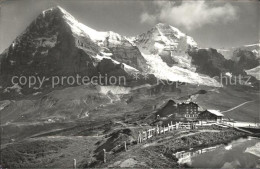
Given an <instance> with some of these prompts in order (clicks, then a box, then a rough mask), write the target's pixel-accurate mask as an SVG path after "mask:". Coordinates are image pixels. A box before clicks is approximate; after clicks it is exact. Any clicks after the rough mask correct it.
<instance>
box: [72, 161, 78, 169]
mask: <svg viewBox="0 0 260 169" xmlns="http://www.w3.org/2000/svg"><path fill="white" fill-rule="evenodd" d="M73 168H74V169H76V168H77V161H76V159H73Z"/></svg>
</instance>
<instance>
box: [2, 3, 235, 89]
mask: <svg viewBox="0 0 260 169" xmlns="http://www.w3.org/2000/svg"><path fill="white" fill-rule="evenodd" d="M198 50H199V49H198V44H197V43H196V42H195V41H194V40H193V38H192V37H190V36H187V35H185V33H183V32H181V31H180V30H179V29H177V28H175V27H173V26H170V25H167V24H163V23H159V24H157V25H155V27H153V28H152V29H151V30H149V31H148V32H145V33H143V34H141V35H138V36H135V37H125V36H122V35H120V34H118V33H115V32H112V31H107V32H100V31H97V30H94V29H92V28H90V27H88V26H86V25H84V24H82V23H80V22H79V21H78V20H77V19H76V18H74V17H73V16H72V15H71V14H69V13H68V12H67V11H65V10H64V9H63V8H61V7H54V8H50V9H47V10H45V11H43V12H42V13H41V14H40V15H39V16H38V17H37V18H36V19H35V20H34V21H33V22H32V23H31V24H30V25H29V26H28V28H27V29H26V30H25V31H24V32H23V33H22V34H21V35H20V36H18V37H17V38H16V39H15V40H14V41H13V43H12V44H11V45H10V46H9V48H8V49H6V50H5V51H4V52H3V53H2V54H1V55H0V59H1V61H0V80H1V83H2V84H3V86H4V87H3V90H4V88H7V87H12V86H10V79H9V78H10V77H11V76H13V75H16V76H19V75H20V76H21V75H41V76H53V75H55V76H57V75H60V76H61V75H63V76H64V75H75V74H80V75H87V76H90V77H91V76H95V75H98V74H108V75H109V76H112V75H124V76H126V77H127V79H128V80H129V81H130V82H131V81H134V79H133V77H132V75H133V74H135V73H141V74H143V73H145V74H150V75H151V77H152V78H155V77H156V78H158V79H163V80H169V81H180V82H186V83H192V84H201V85H208V86H217V87H220V86H221V85H220V84H219V83H218V82H217V81H216V80H215V79H214V78H212V75H213V74H212V70H211V69H212V67H214V71H215V70H216V67H217V69H218V71H216V72H217V73H219V72H222V71H224V72H227V71H228V72H232V71H230V70H229V69H226V68H223V67H221V65H222V63H224V62H226V60H225V59H224V58H222V56H220V54H219V53H214V51H213V52H212V51H208V50H206V55H205V56H207V58H210V57H211V56H212V58H214V59H213V61H214V63H213V64H209V63H208V62H207V63H205V64H203V65H201V64H198V63H197V62H196V61H197V60H196V59H197V58H198V57H197V54H200V53H199V52H197V51H198ZM204 54H205V51H204ZM219 60H220V61H219ZM209 61H211V62H212V59H210V60H209ZM203 63H204V62H203ZM207 64H208V65H213V66H208V67H207V66H205V65H207ZM202 67H203V68H202ZM206 67H207V68H206ZM8 82H9V83H8ZM144 83H145V82H144ZM147 83H148V82H147Z"/></svg>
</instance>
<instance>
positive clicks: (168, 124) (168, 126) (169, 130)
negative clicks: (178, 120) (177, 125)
mask: <svg viewBox="0 0 260 169" xmlns="http://www.w3.org/2000/svg"><path fill="white" fill-rule="evenodd" d="M168 131H170V124H169V123H168Z"/></svg>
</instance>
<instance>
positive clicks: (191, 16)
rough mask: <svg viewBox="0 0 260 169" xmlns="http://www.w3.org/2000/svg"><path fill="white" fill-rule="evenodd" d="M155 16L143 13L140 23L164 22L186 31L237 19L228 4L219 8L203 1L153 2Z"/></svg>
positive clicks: (233, 9)
mask: <svg viewBox="0 0 260 169" xmlns="http://www.w3.org/2000/svg"><path fill="white" fill-rule="evenodd" d="M154 5H155V6H156V8H157V10H158V11H157V12H156V14H148V13H147V12H144V13H143V14H142V15H141V23H145V22H146V23H150V24H151V23H155V22H159V21H160V22H166V23H169V24H171V25H177V26H183V27H185V28H186V29H188V30H191V29H196V28H199V27H202V26H204V25H207V24H217V23H228V22H231V21H234V20H236V19H237V17H238V14H237V13H238V11H237V9H236V8H235V7H234V6H232V5H231V4H229V3H225V4H224V5H222V6H219V5H217V4H214V3H206V2H205V1H183V2H182V3H181V4H180V5H176V4H175V3H170V2H167V1H155V2H154Z"/></svg>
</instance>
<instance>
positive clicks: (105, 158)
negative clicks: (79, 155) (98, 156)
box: [103, 149, 107, 163]
mask: <svg viewBox="0 0 260 169" xmlns="http://www.w3.org/2000/svg"><path fill="white" fill-rule="evenodd" d="M103 151H104V163H106V162H107V157H106V156H107V155H106V149H103Z"/></svg>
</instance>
